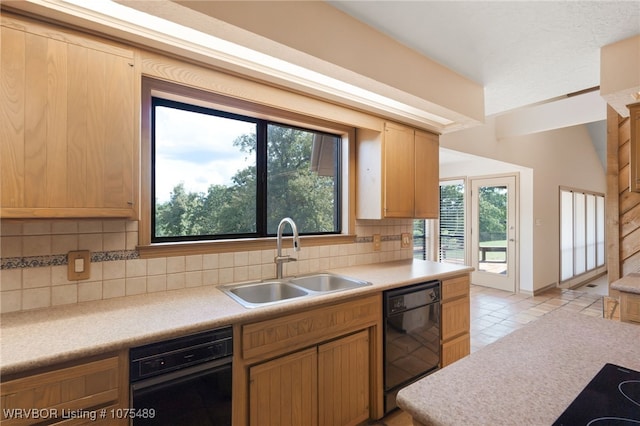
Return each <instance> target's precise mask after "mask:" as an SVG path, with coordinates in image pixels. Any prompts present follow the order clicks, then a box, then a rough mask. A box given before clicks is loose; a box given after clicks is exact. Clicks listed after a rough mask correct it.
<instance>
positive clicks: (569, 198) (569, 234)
mask: <svg viewBox="0 0 640 426" xmlns="http://www.w3.org/2000/svg"><path fill="white" fill-rule="evenodd" d="M572 276H573V194H572V193H571V192H569V191H561V192H560V278H561V280H563V281H564V280H567V279H569V278H571V277H572Z"/></svg>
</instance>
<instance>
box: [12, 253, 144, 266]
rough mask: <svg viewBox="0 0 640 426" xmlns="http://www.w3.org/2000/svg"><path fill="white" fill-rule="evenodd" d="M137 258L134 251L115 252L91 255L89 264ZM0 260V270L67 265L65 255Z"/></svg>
mask: <svg viewBox="0 0 640 426" xmlns="http://www.w3.org/2000/svg"><path fill="white" fill-rule="evenodd" d="M138 258H140V254H139V253H138V251H136V250H115V251H103V252H95V253H91V262H110V261H115V260H131V259H138ZM0 260H1V263H0V269H17V268H40V267H46V266H61V265H66V264H67V263H68V258H67V255H66V254H53V255H48V256H27V257H8V258H2V259H0Z"/></svg>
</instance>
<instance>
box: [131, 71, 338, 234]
mask: <svg viewBox="0 0 640 426" xmlns="http://www.w3.org/2000/svg"><path fill="white" fill-rule="evenodd" d="M144 98H146V102H145V99H144ZM144 105H148V106H147V107H146V108H148V122H149V125H148V131H149V141H150V144H149V152H148V153H149V155H150V161H149V168H150V182H149V183H150V185H149V187H150V188H149V191H148V197H149V207H150V208H149V212H150V218H151V220H150V243H152V244H153V243H172V242H173V243H179V242H189V241H203V240H238V239H251V238H263V237H270V236H274V235H275V233H276V229H277V226H278V223H279V221H280V220H281V219H282V217H285V216H289V217H291V218H293V220H295V222H296V224H297V225H298V228H299V230H300V234H301V235H325V234H340V233H341V232H342V220H343V216H342V214H343V213H342V197H343V194H342V192H343V191H342V183H343V167H342V164H343V152H344V151H345V149H344V146H343V145H344V142H343V138H344V137H345V136H346V135H347V133H348V132H345V131H344V130H343V129H342V128H341V126H332V123H322V124H321V125H319V122H318V120H314V119H309V124H308V125H305V124H306V123H305V122H304V117H299V116H296V117H295V119H292V117H293V116H294V114H291V113H284V112H283V113H282V116H281V117H279V115H278V111H275V110H273V109H270V108H266V107H262V106H259V105H251V104H249V103H247V102H243V101H239V100H236V99H230V98H226V97H223V96H220V95H216V94H213V93H208V92H203V91H200V90H196V89H192V88H186V87H183V86H179V85H176V84H172V83H167V82H159V81H156V80H153V79H147V78H145V79H144V81H143V106H144ZM145 113H147V111H145ZM327 124H328V125H327ZM143 127H144V126H143ZM143 133H144V128H143Z"/></svg>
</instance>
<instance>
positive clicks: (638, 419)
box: [553, 364, 640, 426]
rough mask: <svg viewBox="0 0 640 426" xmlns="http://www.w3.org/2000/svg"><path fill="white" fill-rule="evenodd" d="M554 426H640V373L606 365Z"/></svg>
mask: <svg viewBox="0 0 640 426" xmlns="http://www.w3.org/2000/svg"><path fill="white" fill-rule="evenodd" d="M553 425H554V426H574V425H585V426H623V425H624V426H631V425H634V426H637V425H640V372H638V371H634V370H630V369H628V368H624V367H620V366H618V365H614V364H605V366H604V367H602V369H601V370H600V371H599V372H598V374H596V376H595V377H594V378H593V379H592V380H591V381H590V382H589V384H588V385H587V387H585V388H584V389H583V390H582V392H580V394H578V396H577V397H576V399H574V400H573V402H572V403H571V404H570V405H569V407H567V409H566V410H565V411H564V413H562V414H561V415H560V417H558V420H556V422H555V423H554V424H553Z"/></svg>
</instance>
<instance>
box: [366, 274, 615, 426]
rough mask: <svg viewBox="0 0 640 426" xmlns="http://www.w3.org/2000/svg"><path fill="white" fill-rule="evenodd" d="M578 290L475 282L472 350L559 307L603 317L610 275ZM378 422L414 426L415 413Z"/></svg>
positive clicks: (397, 414) (395, 414) (378, 425)
mask: <svg viewBox="0 0 640 426" xmlns="http://www.w3.org/2000/svg"><path fill="white" fill-rule="evenodd" d="M588 285H589V287H587V286H586V285H585V286H583V287H580V288H579V289H576V290H565V289H560V288H554V289H550V290H547V291H545V292H544V293H542V294H539V295H536V296H532V295H527V294H513V293H508V292H504V291H500V290H494V289H491V288H488V287H481V286H476V285H472V286H471V352H475V351H477V350H479V349H481V348H483V347H484V346H486V345H488V344H490V343H493V342H495V341H496V340H498V339H500V338H501V337H504V336H506V335H507V334H509V333H511V332H512V331H514V330H517V329H518V328H520V327H524V326H525V325H526V324H528V323H530V322H532V321H535V320H537V319H538V318H540V317H542V316H544V315H546V314H548V313H549V312H551V311H554V310H556V309H563V310H570V311H573V312H579V313H580V314H583V315H589V316H595V317H602V307H603V299H602V296H606V295H607V294H608V284H607V277H606V275H605V276H603V277H600V278H597V279H596V280H594V281H591V282H590V283H588ZM371 425H376V426H411V425H412V422H411V417H409V415H408V414H406V413H404V412H402V411H400V410H396V411H395V412H393V413H391V414H389V415H388V416H386V417H385V418H383V419H382V420H380V421H377V422H372V423H371Z"/></svg>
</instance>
